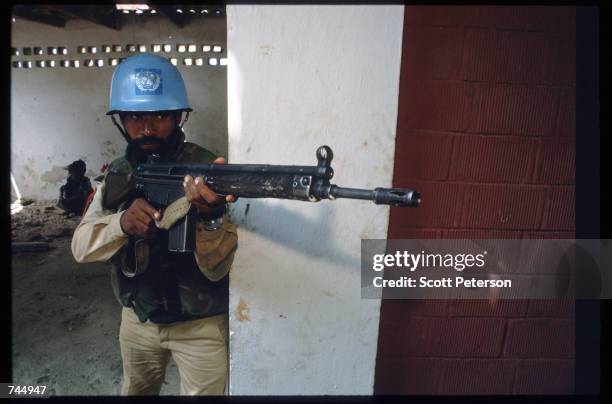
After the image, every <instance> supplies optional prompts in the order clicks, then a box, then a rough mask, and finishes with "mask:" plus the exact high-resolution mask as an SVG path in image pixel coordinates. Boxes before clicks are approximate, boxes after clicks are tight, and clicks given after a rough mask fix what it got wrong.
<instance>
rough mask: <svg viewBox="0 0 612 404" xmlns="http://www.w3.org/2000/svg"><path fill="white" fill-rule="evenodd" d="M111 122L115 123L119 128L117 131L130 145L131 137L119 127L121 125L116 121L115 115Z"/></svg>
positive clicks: (112, 116)
mask: <svg viewBox="0 0 612 404" xmlns="http://www.w3.org/2000/svg"><path fill="white" fill-rule="evenodd" d="M111 120H112V121H113V123H114V124H115V126H116V127H117V129H119V132H121V134H122V135H123V137H124V138H125V140H126V141H127V142H128V143H130V140H131V139H130V137H129V136H128V134H127V132H126V130H125V129H124V128H123V127H122V126H121V125H119V123H118V122H117V120H116V119H115V115H111Z"/></svg>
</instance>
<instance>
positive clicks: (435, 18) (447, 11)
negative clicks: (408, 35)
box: [404, 6, 475, 27]
mask: <svg viewBox="0 0 612 404" xmlns="http://www.w3.org/2000/svg"><path fill="white" fill-rule="evenodd" d="M474 11H475V7H466V6H445V7H442V6H406V9H405V13H404V14H405V17H404V26H405V27H412V26H415V25H416V26H423V25H425V26H465V25H466V24H467V23H468V21H469V19H470V15H471V14H472V13H474Z"/></svg>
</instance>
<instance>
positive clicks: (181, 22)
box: [155, 4, 188, 28]
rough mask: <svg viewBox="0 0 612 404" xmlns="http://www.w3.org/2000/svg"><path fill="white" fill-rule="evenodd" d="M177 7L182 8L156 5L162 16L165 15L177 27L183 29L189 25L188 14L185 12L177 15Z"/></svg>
mask: <svg viewBox="0 0 612 404" xmlns="http://www.w3.org/2000/svg"><path fill="white" fill-rule="evenodd" d="M177 7H180V6H166V5H162V4H156V5H155V8H156V9H157V10H159V11H160V12H161V13H162V14H164V15H165V16H166V17H168V18H169V19H170V21H172V22H173V23H174V24H175V25H176V26H177V27H179V28H183V27H184V26H185V25H187V20H188V16H187V14H188V13H187V12H186V10H183V13H182V14H181V13H177V12H176V8H177Z"/></svg>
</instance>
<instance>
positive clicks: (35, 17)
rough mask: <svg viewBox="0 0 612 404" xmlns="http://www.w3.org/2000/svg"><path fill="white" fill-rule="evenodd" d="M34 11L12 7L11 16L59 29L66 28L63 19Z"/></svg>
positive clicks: (24, 7)
mask: <svg viewBox="0 0 612 404" xmlns="http://www.w3.org/2000/svg"><path fill="white" fill-rule="evenodd" d="M34 10H35V9H33V8H32V7H28V6H15V7H13V16H15V17H19V18H23V19H25V20H30V21H34V22H40V23H42V24H48V25H52V26H54V27H59V28H64V27H65V26H66V19H65V18H63V17H59V16H57V15H49V14H42V13H39V12H36V11H34Z"/></svg>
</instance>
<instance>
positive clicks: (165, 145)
mask: <svg viewBox="0 0 612 404" xmlns="http://www.w3.org/2000/svg"><path fill="white" fill-rule="evenodd" d="M179 133H180V129H179V128H177V129H175V131H174V132H173V133H172V135H170V136H168V137H167V138H166V139H159V138H157V137H145V138H139V139H136V140H130V142H129V143H128V147H127V154H128V155H129V156H133V158H134V159H135V162H136V164H142V163H145V162H146V161H147V158H148V157H149V156H151V155H153V154H157V155H159V156H160V159H161V160H165V159H166V157H168V156H170V155H172V153H173V152H174V151H175V150H176V147H177V146H178V143H179V142H178V140H179V138H180V135H179ZM144 145H158V147H155V148H150V149H143V148H142V146H144Z"/></svg>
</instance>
